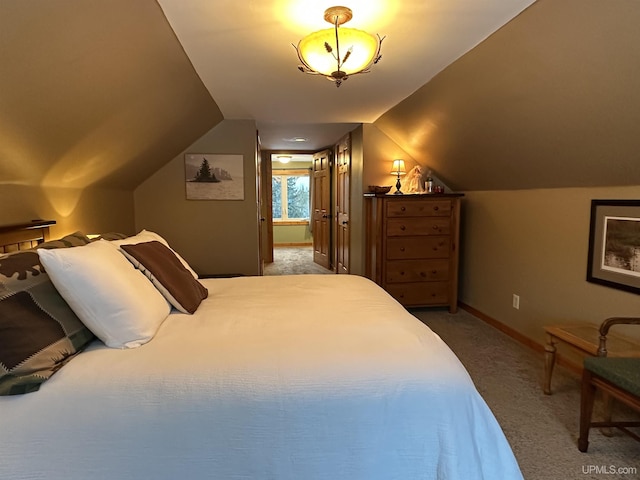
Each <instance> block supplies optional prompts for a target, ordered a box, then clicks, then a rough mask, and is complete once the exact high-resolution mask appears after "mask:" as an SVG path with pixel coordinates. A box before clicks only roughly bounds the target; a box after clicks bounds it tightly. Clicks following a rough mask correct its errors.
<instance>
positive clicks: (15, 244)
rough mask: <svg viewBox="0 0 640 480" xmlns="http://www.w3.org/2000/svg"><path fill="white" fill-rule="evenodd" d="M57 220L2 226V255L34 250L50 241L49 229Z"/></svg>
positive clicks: (0, 241)
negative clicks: (40, 244) (29, 249)
mask: <svg viewBox="0 0 640 480" xmlns="http://www.w3.org/2000/svg"><path fill="white" fill-rule="evenodd" d="M55 224H56V221H55V220H31V221H30V222H25V223H15V224H12V225H0V253H9V252H14V251H17V250H26V249H28V248H33V247H35V246H37V245H38V244H39V243H42V242H44V241H46V240H48V239H49V227H50V226H51V225H55Z"/></svg>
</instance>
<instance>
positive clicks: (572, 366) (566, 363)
mask: <svg viewBox="0 0 640 480" xmlns="http://www.w3.org/2000/svg"><path fill="white" fill-rule="evenodd" d="M459 306H460V308H462V309H463V310H465V311H467V312H469V313H470V314H471V315H473V316H474V317H478V318H479V319H480V320H482V321H483V322H485V323H487V324H489V325H491V326H492V327H493V328H495V329H497V330H500V331H501V332H502V333H504V334H505V335H508V336H510V337H511V338H513V339H514V340H515V341H517V342H519V343H521V344H522V345H524V346H525V347H528V348H530V349H532V350H533V351H535V352H536V353H538V354H540V355H543V354H544V345H541V344H539V343H538V342H536V341H534V340H532V339H530V338H529V337H527V336H526V335H523V334H521V333H520V332H518V331H517V330H514V329H513V328H511V327H509V326H508V325H505V324H504V323H502V322H500V321H498V320H496V319H495V318H493V317H490V316H489V315H486V314H485V313H483V312H481V311H479V310H476V309H475V308H473V307H472V306H470V305H467V304H466V303H463V302H460V304H459ZM556 364H557V365H562V366H563V367H565V368H566V369H567V370H569V371H571V372H572V373H574V374H576V375H578V376H580V375H582V365H578V364H576V363H575V362H572V361H570V360H568V359H567V358H565V357H564V356H562V355H561V354H559V353H557V354H556ZM541 368H542V365H541Z"/></svg>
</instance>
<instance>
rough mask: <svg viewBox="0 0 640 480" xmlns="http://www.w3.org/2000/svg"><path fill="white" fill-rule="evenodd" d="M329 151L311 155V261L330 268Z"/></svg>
mask: <svg viewBox="0 0 640 480" xmlns="http://www.w3.org/2000/svg"><path fill="white" fill-rule="evenodd" d="M330 154H331V152H330V151H329V150H323V151H322V152H318V153H316V154H314V155H313V219H312V221H313V261H314V262H315V263H317V264H318V265H321V266H323V267H324V268H331V256H330V250H329V248H330V239H331V222H330V218H331V168H330Z"/></svg>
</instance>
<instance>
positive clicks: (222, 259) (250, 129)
mask: <svg viewBox="0 0 640 480" xmlns="http://www.w3.org/2000/svg"><path fill="white" fill-rule="evenodd" d="M256 150H257V140H256V125H255V122H254V121H253V120H224V121H223V122H221V123H220V124H219V125H217V126H216V127H215V128H213V129H212V130H210V131H209V132H208V133H206V134H205V135H203V136H202V137H201V138H200V139H199V140H197V141H196V142H195V143H193V144H192V145H191V146H190V147H188V148H187V149H186V150H185V151H184V152H183V153H182V154H180V155H178V156H177V157H175V158H174V159H173V160H171V161H170V162H169V163H168V164H167V165H165V166H164V167H162V168H161V169H160V170H158V171H157V172H156V173H155V174H153V175H152V176H151V177H149V178H148V179H147V180H146V181H145V182H143V183H142V184H141V185H140V186H139V187H138V188H137V189H136V190H135V192H134V198H135V224H136V228H137V229H138V230H140V229H143V228H144V229H148V230H153V231H156V232H157V233H159V234H160V235H162V236H164V237H165V238H166V239H167V241H168V242H169V244H170V245H171V246H172V247H173V248H174V249H175V250H176V251H178V252H179V253H180V254H181V255H183V256H184V258H185V259H186V260H187V261H188V262H189V263H190V264H191V266H192V267H193V268H194V270H196V272H198V273H199V274H226V273H242V274H246V275H257V274H258V273H259V261H258V213H257V198H256ZM185 153H219V154H241V155H243V156H244V200H242V201H240V200H233V201H231V200H226V201H221V200H186V198H185V171H184V154H185Z"/></svg>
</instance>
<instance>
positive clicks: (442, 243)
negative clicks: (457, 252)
mask: <svg viewBox="0 0 640 480" xmlns="http://www.w3.org/2000/svg"><path fill="white" fill-rule="evenodd" d="M450 243H451V239H450V237H448V236H444V235H442V236H432V237H427V236H424V237H390V238H387V260H402V259H409V258H448V257H449V249H450V247H449V245H450Z"/></svg>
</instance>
